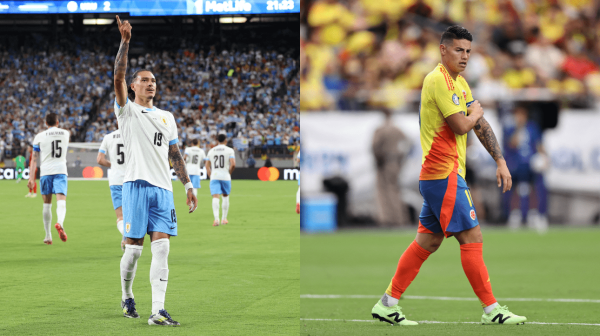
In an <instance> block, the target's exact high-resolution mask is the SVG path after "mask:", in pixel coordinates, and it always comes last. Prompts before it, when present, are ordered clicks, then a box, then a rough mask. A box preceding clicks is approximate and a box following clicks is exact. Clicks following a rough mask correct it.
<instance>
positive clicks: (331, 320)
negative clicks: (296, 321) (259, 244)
mask: <svg viewBox="0 0 600 336" xmlns="http://www.w3.org/2000/svg"><path fill="white" fill-rule="evenodd" d="M300 320H301V321H325V322H370V323H376V322H379V321H373V320H344V319H318V318H300ZM417 322H419V323H423V324H459V323H460V324H481V322H444V321H417ZM525 323H526V324H547V325H585V326H600V323H560V322H529V321H527V322H525Z"/></svg>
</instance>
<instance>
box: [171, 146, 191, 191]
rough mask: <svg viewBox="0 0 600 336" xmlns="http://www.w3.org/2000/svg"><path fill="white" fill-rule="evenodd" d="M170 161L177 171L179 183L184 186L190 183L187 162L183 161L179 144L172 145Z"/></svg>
mask: <svg viewBox="0 0 600 336" xmlns="http://www.w3.org/2000/svg"><path fill="white" fill-rule="evenodd" d="M169 159H171V163H172V164H173V169H174V170H175V173H176V174H177V177H178V178H179V181H181V183H183V184H186V183H188V182H190V178H189V176H188V173H187V170H186V169H185V162H184V161H183V157H182V156H181V152H180V151H179V146H178V145H177V144H172V145H170V146H169Z"/></svg>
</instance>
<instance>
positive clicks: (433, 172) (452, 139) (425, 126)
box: [419, 64, 473, 180]
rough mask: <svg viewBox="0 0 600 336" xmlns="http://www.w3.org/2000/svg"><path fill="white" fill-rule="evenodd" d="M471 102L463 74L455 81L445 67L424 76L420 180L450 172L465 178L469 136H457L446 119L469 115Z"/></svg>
mask: <svg viewBox="0 0 600 336" xmlns="http://www.w3.org/2000/svg"><path fill="white" fill-rule="evenodd" d="M472 102H473V96H472V94H471V89H470V88H469V85H468V84H467V81H466V80H465V79H464V78H463V77H462V76H460V75H459V76H457V78H456V80H454V79H453V78H452V76H450V74H449V73H448V71H447V70H446V68H445V67H444V66H443V65H442V64H438V65H437V67H436V68H435V69H434V70H433V71H432V72H430V73H429V74H428V75H427V76H426V77H425V80H424V81H423V89H422V90H421V105H420V107H419V125H420V129H421V132H420V133H421V148H422V149H423V158H422V161H421V174H420V177H419V179H420V180H441V179H445V178H446V177H448V176H449V175H450V173H458V174H459V175H460V176H462V177H463V178H464V177H465V161H466V156H467V134H464V135H458V134H456V133H454V132H453V131H452V129H451V128H450V125H448V123H447V122H446V119H445V118H447V117H449V116H451V115H453V114H455V113H460V112H463V113H465V114H466V113H467V107H468V106H470V105H471V103H472Z"/></svg>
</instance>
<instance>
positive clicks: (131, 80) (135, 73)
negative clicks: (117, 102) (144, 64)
mask: <svg viewBox="0 0 600 336" xmlns="http://www.w3.org/2000/svg"><path fill="white" fill-rule="evenodd" d="M144 71H148V72H149V73H152V71H150V70H147V69H140V70H137V71H136V72H134V73H133V75H131V78H130V79H129V83H128V84H127V95H128V96H129V99H130V100H135V91H133V90H132V89H131V84H132V83H133V82H134V81H135V79H136V78H137V76H138V75H139V74H140V72H144Z"/></svg>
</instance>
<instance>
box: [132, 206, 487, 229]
mask: <svg viewBox="0 0 600 336" xmlns="http://www.w3.org/2000/svg"><path fill="white" fill-rule="evenodd" d="M475 218H477V216H475V210H473V209H471V219H472V220H475ZM127 232H129V231H127Z"/></svg>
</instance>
